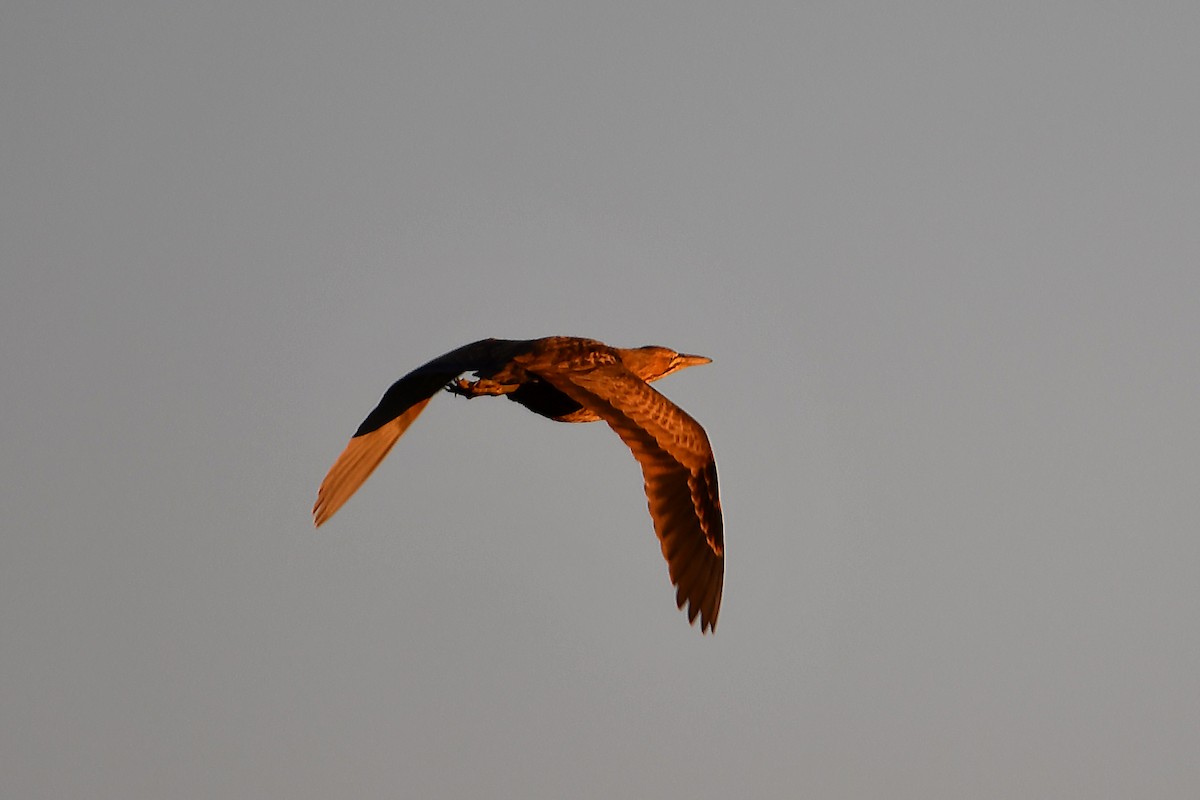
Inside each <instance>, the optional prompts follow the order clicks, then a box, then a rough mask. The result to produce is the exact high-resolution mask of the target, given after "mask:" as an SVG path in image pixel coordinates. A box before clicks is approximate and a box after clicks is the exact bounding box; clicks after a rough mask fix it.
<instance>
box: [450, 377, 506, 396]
mask: <svg viewBox="0 0 1200 800" xmlns="http://www.w3.org/2000/svg"><path fill="white" fill-rule="evenodd" d="M516 388H517V387H516V385H515V384H514V385H509V384H506V383H498V382H497V381H493V380H489V379H487V378H481V379H479V380H477V381H469V380H467V379H466V378H458V379H457V380H453V381H450V382H449V383H448V384H446V391H447V392H450V393H451V394H456V395H459V396H460V397H466V398H468V399H470V398H472V397H480V396H482V395H493V396H495V395H501V394H508V393H509V392H512V391H513V390H515V389H516Z"/></svg>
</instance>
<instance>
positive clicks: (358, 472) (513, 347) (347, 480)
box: [313, 339, 528, 527]
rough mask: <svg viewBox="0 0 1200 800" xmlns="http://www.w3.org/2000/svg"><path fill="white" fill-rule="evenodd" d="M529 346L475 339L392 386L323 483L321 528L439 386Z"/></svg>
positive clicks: (318, 510)
mask: <svg viewBox="0 0 1200 800" xmlns="http://www.w3.org/2000/svg"><path fill="white" fill-rule="evenodd" d="M524 346H528V343H527V342H523V341H519V340H510V339H483V340H481V341H478V342H472V343H471V344H468V345H464V346H462V347H459V348H458V349H456V350H451V351H450V352H449V353H446V354H445V355H442V356H438V357H437V358H435V359H433V360H432V361H430V362H428V363H426V364H422V365H421V366H419V367H417V368H416V369H414V370H413V371H412V372H410V373H408V374H407V375H405V376H404V377H403V378H401V379H400V380H398V381H396V382H395V383H394V384H392V386H391V388H389V389H388V390H387V391H386V392H385V393H384V395H383V399H381V400H380V401H379V405H378V406H376V407H375V410H374V411H372V412H371V413H370V414H368V415H367V418H366V419H365V420H363V422H362V424H361V425H359V426H358V430H357V431H356V432H355V434H354V437H353V438H351V439H350V443H349V444H347V445H346V449H345V450H343V451H342V454H341V455H340V456H338V458H337V461H335V462H333V466H332V467H330V468H329V473H328V474H327V475H326V476H325V480H324V481H322V482H321V488H320V489H319V490H318V491H317V502H316V505H314V506H313V520H314V521H315V522H316V524H317V526H318V527H319V526H320V525H321V524H322V523H323V522H325V521H326V520H328V519H329V518H330V517H332V516H333V515H334V513H335V512H336V511H337V510H338V509H339V508H341V507H342V506H343V505H344V504H345V502H346V501H347V500H349V499H350V497H351V495H353V494H354V493H355V492H356V491H358V487H360V486H362V485H363V482H364V481H366V479H367V478H368V477H370V475H371V473H372V472H373V471H374V470H375V467H377V466H379V462H380V461H382V460H383V457H384V456H386V455H387V454H388V451H389V450H391V449H392V446H393V445H394V444H396V441H397V440H398V439H399V438H400V436H401V435H402V434H403V433H404V431H406V430H407V429H408V426H409V425H411V424H412V423H413V420H415V419H416V418H417V417H418V416H419V415H420V413H421V412H422V411H424V410H425V406H426V405H427V404H428V403H429V401H430V399H431V398H432V397H433V396H434V395H435V394H437V392H438V390H439V389H441V388H442V387H444V386H445V385H446V384H447V383H449V382H450V381H451V380H453V379H454V378H456V377H458V376H459V375H461V374H462V373H464V372H468V371H474V370H480V371H488V370H493V369H498V368H499V367H500V366H502V365H503V364H505V363H507V362H508V361H509V360H510V359H511V358H512V355H513V353H515V352H518V351H519V350H520V349H521V348H522V347H524Z"/></svg>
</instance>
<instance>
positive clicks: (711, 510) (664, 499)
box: [537, 362, 725, 631]
mask: <svg viewBox="0 0 1200 800" xmlns="http://www.w3.org/2000/svg"><path fill="white" fill-rule="evenodd" d="M537 374H538V376H539V377H540V378H542V379H543V380H545V381H547V382H549V383H550V384H551V385H553V386H554V387H555V388H556V389H558V390H559V391H561V392H562V393H563V394H566V395H567V396H569V397H570V398H571V399H573V400H575V401H576V402H578V403H579V404H580V405H582V406H583V407H584V408H586V409H588V410H589V411H592V412H594V413H595V414H597V415H599V416H600V418H601V419H603V420H604V421H605V422H607V423H608V424H609V426H610V427H612V429H613V430H614V431H616V432H617V435H619V436H620V437H621V439H622V440H623V441H624V442H625V444H626V445H628V446H629V449H630V450H632V451H633V456H634V458H636V459H637V461H638V463H640V464H641V465H642V474H643V476H644V478H645V482H646V498H647V500H648V504H649V507H650V516H651V518H653V520H654V532H655V533H656V534H657V535H658V539H659V541H660V543H661V544H662V552H663V556H664V557H665V558H666V560H667V568H668V571H669V573H670V576H671V583H673V584H674V585H675V586H676V587H677V590H676V594H675V602H676V604H677V605H678V606H679V607H680V608H683V605H684V603H685V602H686V603H687V606H688V611H687V615H688V621H689V622H695V620H696V616H697V615H699V616H700V629H701V630H702V631H710V630H715V629H716V626H717V614H718V613H719V611H720V609H721V590H722V587H723V585H724V579H725V578H724V575H725V556H724V550H725V542H724V529H723V523H722V520H721V501H720V498H719V496H718V493H717V465H716V461H715V460H714V458H713V453H712V447H711V446H710V445H709V442H708V436H707V435H706V434H705V433H704V429H703V428H702V427H700V424H699V423H698V422H696V421H695V420H694V419H692V418H691V417H690V416H688V415H687V413H686V412H684V411H683V409H681V408H679V407H678V406H676V405H675V404H674V403H672V402H671V401H670V400H668V399H667V398H666V397H663V395H661V394H659V392H657V391H656V390H655V389H654V388H653V387H651V386H650V385H649V384H648V383H646V382H645V381H643V380H642V379H641V378H639V377H638V376H637V375H635V374H633V373H632V372H630V371H629V370H628V369H627V368H625V367H624V366H623V365H622V364H620V363H616V362H612V363H604V364H600V365H598V366H592V367H585V368H583V369H579V370H567V371H561V372H560V371H554V370H546V371H544V372H538V373H537Z"/></svg>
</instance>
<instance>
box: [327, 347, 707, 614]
mask: <svg viewBox="0 0 1200 800" xmlns="http://www.w3.org/2000/svg"><path fill="white" fill-rule="evenodd" d="M710 360H711V359H708V358H705V357H704V356H690V355H684V354H682V353H676V352H675V351H674V350H669V349H667V348H665V347H638V348H633V349H629V350H624V349H620V348H616V347H608V346H607V345H605V344H603V343H601V342H598V341H596V340H594V339H578V338H574V337H570V336H550V337H547V338H545V339H528V340H511V339H484V340H482V341H478V342H475V343H474V344H468V345H466V346H464V347H460V348H458V349H457V350H452V351H450V352H449V353H446V354H445V355H444V356H439V357H437V358H435V359H433V360H432V361H430V362H429V363H427V364H425V365H424V366H421V367H417V368H416V369H415V370H413V371H412V372H410V373H408V374H407V375H405V376H404V377H403V378H401V379H400V380H398V381H396V383H394V384H393V385H392V387H391V388H390V389H388V390H387V392H386V393H385V394H384V395H383V399H382V400H380V401H379V405H378V406H377V407H376V408H375V410H374V411H372V412H371V413H370V414H369V415H368V416H367V418H366V420H364V421H363V423H362V425H360V426H359V428H358V431H357V432H356V433H355V434H354V437H353V438H351V439H350V444H348V445H347V446H346V449H345V450H344V451H343V452H342V454H341V455H340V456H338V459H337V461H335V462H334V464H333V466H332V467H331V468H330V470H329V474H328V475H326V476H325V480H324V481H323V482H322V483H321V489H320V491H319V492H318V493H317V503H316V505H315V506H314V507H313V517H314V519H315V520H316V524H317V525H318V526H319V525H321V524H322V523H323V522H325V521H326V520H328V519H329V518H330V517H332V516H333V514H334V512H336V511H337V510H338V509H339V508H341V506H342V504H343V503H345V502H346V501H347V500H349V499H350V496H351V495H352V494H354V492H355V491H356V490H357V489H358V487H359V486H361V485H362V484H363V481H365V480H366V479H367V477H368V476H369V475H370V474H371V472H372V470H374V469H375V467H376V466H377V465H378V464H379V462H380V461H381V460H383V457H384V456H385V455H387V453H388V451H389V450H391V449H392V445H394V444H395V443H396V440H397V439H399V438H400V435H401V434H403V433H404V431H405V430H406V429H407V428H408V426H409V425H411V424H412V422H413V420H415V419H416V418H417V415H419V414H420V413H421V411H422V410H424V408H425V405H426V404H427V403H428V402H429V401H430V400H431V399H432V398H433V396H434V395H435V394H437V392H438V390H439V389H443V388H445V389H446V390H448V391H450V392H452V393H454V394H458V395H462V396H464V397H468V398H470V397H480V396H482V395H504V396H506V397H508V399H509V400H513V401H514V402H517V403H520V404H521V405H523V406H525V408H527V409H529V410H530V411H532V412H534V413H535V414H540V415H542V416H544V417H549V418H550V419H553V420H557V421H559V422H595V421H596V420H601V419H602V420H604V421H605V422H607V423H608V424H609V426H611V427H612V429H613V430H614V431H616V432H617V435H618V436H620V437H621V439H622V440H624V442H625V444H627V445H628V446H629V449H630V450H632V451H633V457H634V458H636V459H637V460H638V463H640V464H641V465H642V474H643V476H644V477H645V481H646V497H647V499H648V500H649V506H650V516H651V517H652V518H653V520H654V532H655V533H656V534H657V535H658V539H659V541H660V543H661V544H662V552H663V556H664V557H665V558H666V560H667V567H668V571H669V573H670V576H671V582H672V583H673V584H674V585H675V586H676V587H677V589H676V594H675V601H676V603H677V605H678V606H679V607H680V608H683V604H684V603H685V602H686V603H687V606H688V609H687V615H688V621H689V622H692V623H695V621H696V617H697V615H698V616H699V617H700V630H701V631H703V632H707V631H710V630H715V629H716V626H717V613H718V612H719V611H720V608H721V588H722V585H723V582H724V574H725V556H724V548H725V544H724V534H723V528H722V521H721V501H720V499H719V498H718V496H717V465H716V462H715V461H714V459H713V452H712V447H711V446H710V445H709V443H708V436H707V435H705V433H704V429H703V428H702V427H700V424H699V423H698V422H696V421H695V420H694V419H692V418H691V417H689V416H688V415H687V414H686V413H684V411H683V410H682V409H680V408H679V407H678V406H676V405H675V404H674V403H672V402H671V401H670V400H668V399H667V398H665V397H663V396H662V395H661V394H659V393H658V392H657V391H655V390H654V389H653V388H651V386H650V385H649V382H650V381H656V380H658V379H659V378H662V377H665V376H667V375H670V374H671V373H672V372H676V371H678V370H681V369H684V368H685V367H692V366H695V365H697V364H707V363H709V361H710ZM464 372H472V373H474V376H475V378H476V379H477V380H474V381H468V380H466V379H463V378H459V377H458V376H459V375H461V374H462V373H464Z"/></svg>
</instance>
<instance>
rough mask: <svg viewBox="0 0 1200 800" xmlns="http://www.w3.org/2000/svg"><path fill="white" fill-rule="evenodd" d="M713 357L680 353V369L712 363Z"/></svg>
mask: <svg viewBox="0 0 1200 800" xmlns="http://www.w3.org/2000/svg"><path fill="white" fill-rule="evenodd" d="M711 363H712V359H711V358H709V357H708V356H692V355H688V354H687V353H680V354H679V364H680V369H683V368H684V367H698V366H700V365H701V364H711Z"/></svg>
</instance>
